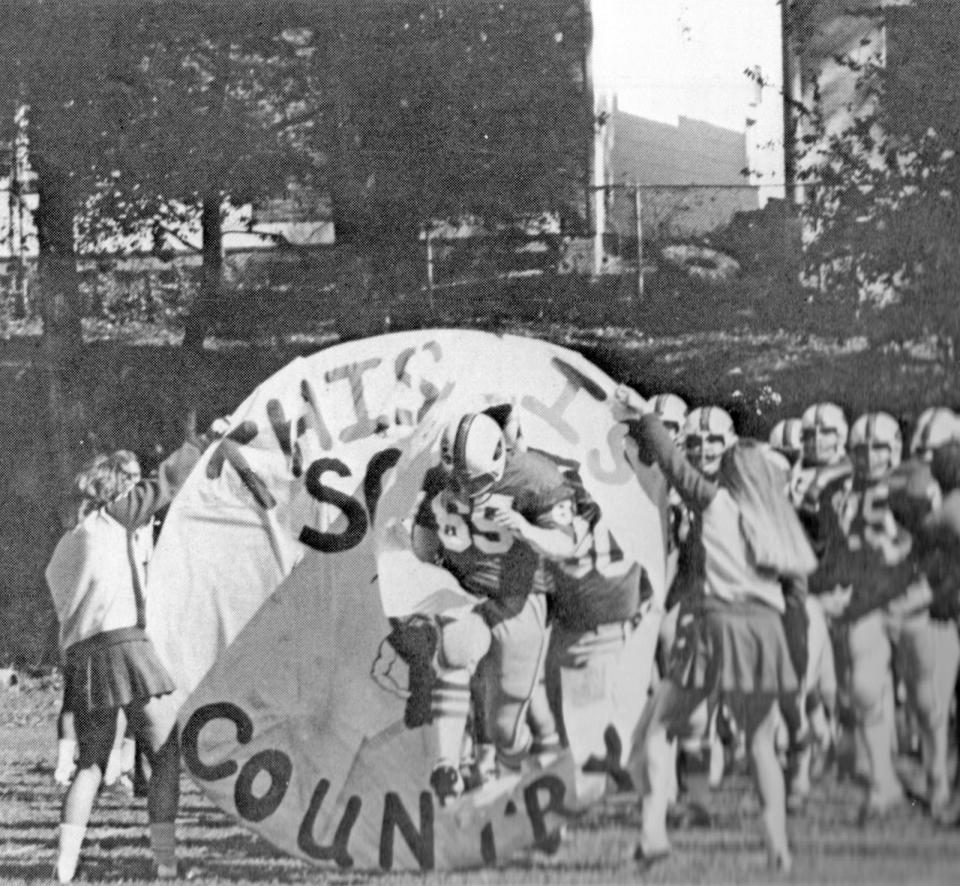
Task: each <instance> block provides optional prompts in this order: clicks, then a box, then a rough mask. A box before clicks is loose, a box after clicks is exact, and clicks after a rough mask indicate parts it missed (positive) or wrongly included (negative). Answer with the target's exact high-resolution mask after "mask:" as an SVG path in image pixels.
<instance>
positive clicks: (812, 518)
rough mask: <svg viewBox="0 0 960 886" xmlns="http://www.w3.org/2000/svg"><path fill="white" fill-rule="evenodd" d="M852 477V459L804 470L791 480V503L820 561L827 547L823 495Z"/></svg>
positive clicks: (843, 459) (845, 458)
mask: <svg viewBox="0 0 960 886" xmlns="http://www.w3.org/2000/svg"><path fill="white" fill-rule="evenodd" d="M852 473H853V465H852V463H851V462H850V459H849V458H847V457H844V458H842V459H841V460H840V461H838V462H837V463H836V464H833V465H823V466H819V467H812V468H801V469H800V470H799V471H797V473H796V474H795V475H794V476H793V477H791V479H790V500H791V501H792V502H793V506H794V507H795V508H796V510H797V516H798V517H799V518H800V523H801V524H802V526H803V528H804V530H805V531H806V533H807V538H809V539H810V544H811V545H812V547H813V550H814V553H816V555H817V556H818V557H819V556H822V554H823V551H824V548H825V546H826V543H827V542H826V537H825V534H826V530H825V528H824V525H823V515H822V514H821V510H820V508H821V505H822V503H823V501H824V493H825V491H826V490H827V489H828V488H831V487H835V486H836V484H837V483H838V482H839V481H842V480H845V479H847V478H849V477H850V475H851V474H852Z"/></svg>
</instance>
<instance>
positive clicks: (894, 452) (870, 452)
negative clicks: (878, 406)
mask: <svg viewBox="0 0 960 886" xmlns="http://www.w3.org/2000/svg"><path fill="white" fill-rule="evenodd" d="M902 452H903V436H902V435H901V433H900V425H898V424H897V420H896V419H895V418H894V417H893V416H892V415H890V414H889V413H886V412H868V413H866V414H865V415H861V416H860V418H858V419H857V420H856V421H855V422H854V423H853V427H852V428H851V429H850V457H851V459H852V460H853V472H854V474H855V475H856V476H857V477H859V478H861V479H867V480H878V479H879V478H880V477H883V476H884V475H886V474H888V473H889V472H890V471H892V470H893V469H894V468H895V467H897V465H899V464H900V456H901V454H902Z"/></svg>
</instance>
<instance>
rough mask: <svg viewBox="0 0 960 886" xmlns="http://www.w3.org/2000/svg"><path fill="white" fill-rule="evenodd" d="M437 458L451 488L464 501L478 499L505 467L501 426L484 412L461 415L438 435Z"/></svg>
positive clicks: (496, 479) (486, 493) (483, 495)
mask: <svg viewBox="0 0 960 886" xmlns="http://www.w3.org/2000/svg"><path fill="white" fill-rule="evenodd" d="M440 461H441V463H442V464H443V466H444V467H445V468H446V470H447V473H448V476H449V480H448V483H449V486H450V491H451V492H452V493H453V494H454V495H455V496H456V497H457V498H459V499H462V500H464V501H470V502H473V503H475V504H477V503H479V502H481V501H482V500H483V499H484V498H486V497H487V496H488V495H489V494H490V490H491V489H492V488H493V486H494V484H495V483H496V482H497V481H498V480H499V479H500V478H501V477H503V472H504V470H505V468H506V461H507V451H506V443H505V441H504V438H503V431H502V430H501V428H500V425H498V424H497V423H496V421H495V420H494V419H493V418H491V417H490V416H489V415H486V414H485V413H483V412H468V413H467V414H466V415H463V416H461V417H460V418H458V419H456V420H455V421H453V422H451V423H450V424H449V425H447V427H446V428H444V430H443V433H442V434H441V436H440Z"/></svg>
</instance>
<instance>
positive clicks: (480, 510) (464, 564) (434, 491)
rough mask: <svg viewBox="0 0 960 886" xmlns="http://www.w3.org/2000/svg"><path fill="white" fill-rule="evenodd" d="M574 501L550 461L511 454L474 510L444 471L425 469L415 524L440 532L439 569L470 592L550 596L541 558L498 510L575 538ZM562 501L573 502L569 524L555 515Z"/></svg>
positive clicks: (550, 586)
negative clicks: (501, 522)
mask: <svg viewBox="0 0 960 886" xmlns="http://www.w3.org/2000/svg"><path fill="white" fill-rule="evenodd" d="M573 497H574V491H573V489H572V487H571V486H570V485H569V484H568V483H567V482H566V481H565V480H564V478H563V477H562V476H561V474H560V472H559V471H558V470H557V468H556V467H555V466H554V465H553V464H552V463H551V462H550V461H549V460H548V459H546V458H545V457H543V456H542V455H539V454H538V453H535V452H512V451H508V453H507V459H506V465H505V468H504V472H503V477H501V479H500V480H498V481H497V482H496V483H495V484H494V486H493V489H492V491H491V494H490V495H489V497H487V498H486V499H484V500H483V501H482V503H481V504H479V505H476V506H474V505H472V504H468V503H466V502H463V501H460V500H458V499H457V498H456V497H455V496H454V495H453V494H452V493H451V492H450V490H449V489H448V488H447V473H446V471H445V470H444V469H443V468H442V467H440V466H437V467H434V468H431V469H430V470H429V471H427V474H426V476H425V477H424V481H423V489H422V498H421V501H420V505H419V507H418V508H417V514H416V517H415V523H416V525H418V526H420V527H422V528H424V529H427V530H430V531H432V532H435V533H436V535H437V538H438V539H439V541H440V546H441V565H443V566H444V567H445V568H446V569H448V570H449V571H450V572H451V573H452V574H453V575H454V576H455V577H456V578H457V580H458V581H459V582H460V584H461V585H462V586H463V587H464V589H465V590H467V591H469V592H470V593H473V594H477V595H480V596H485V597H494V598H497V597H509V596H517V595H523V594H527V593H530V592H531V591H533V592H542V593H546V592H548V591H551V590H553V581H552V578H551V577H550V575H549V574H548V573H547V571H546V569H545V568H544V564H543V561H542V558H541V557H540V555H539V554H538V553H537V552H536V551H534V550H533V549H532V548H531V547H530V546H529V545H528V544H527V543H526V542H525V541H523V540H522V539H518V538H516V537H514V535H513V534H512V533H511V532H509V531H508V530H507V529H504V528H502V527H500V526H498V525H497V524H496V523H495V522H494V519H493V518H494V515H495V513H496V511H497V510H498V509H499V508H511V509H513V510H515V511H517V512H518V513H519V514H520V515H521V516H523V517H524V518H525V519H526V520H527V521H528V522H530V523H532V524H534V525H535V526H539V527H541V528H544V529H553V528H560V527H563V528H565V530H566V531H568V532H570V533H571V535H572V529H571V528H570V526H569V523H570V522H571V521H572V503H573ZM564 501H570V502H571V511H570V520H568V521H566V522H567V525H566V526H564V525H563V523H561V522H557V519H556V517H555V516H554V513H553V509H554V506H555V505H557V504H559V503H561V502H564Z"/></svg>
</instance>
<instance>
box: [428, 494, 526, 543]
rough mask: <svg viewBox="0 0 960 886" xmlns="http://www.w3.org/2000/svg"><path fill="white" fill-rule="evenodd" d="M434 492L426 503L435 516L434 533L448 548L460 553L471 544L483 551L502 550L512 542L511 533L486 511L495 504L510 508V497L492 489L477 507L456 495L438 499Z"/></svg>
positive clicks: (511, 501)
mask: <svg viewBox="0 0 960 886" xmlns="http://www.w3.org/2000/svg"><path fill="white" fill-rule="evenodd" d="M443 498H444V496H440V495H438V496H435V497H434V499H433V501H432V502H430V506H431V508H432V509H433V515H434V517H436V520H437V534H438V535H439V537H440V544H442V545H443V546H444V547H445V548H446V549H447V550H448V551H453V552H455V553H461V552H463V551H465V550H467V548H469V547H470V546H471V545H473V546H474V547H476V548H477V550H478V551H480V552H481V553H483V554H487V555H490V556H496V555H498V554H505V553H506V552H507V551H508V550H510V547H511V545H512V544H513V536H512V535H511V534H510V533H509V532H508V531H507V530H505V529H501V528H500V527H499V526H497V524H496V523H494V522H493V519H492V518H491V516H490V514H491V513H492V512H493V511H494V510H497V509H498V508H510V507H511V506H512V505H513V498H512V497H511V496H509V495H500V494H499V493H496V492H495V493H493V495H491V496H490V497H489V498H488V499H487V500H486V501H485V502H484V503H483V505H482V506H481V507H478V508H474V509H473V511H472V512H471V509H470V506H469V505H466V504H464V503H463V502H460V501H457V500H456V499H447V500H446V501H444V500H442V499H443Z"/></svg>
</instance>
